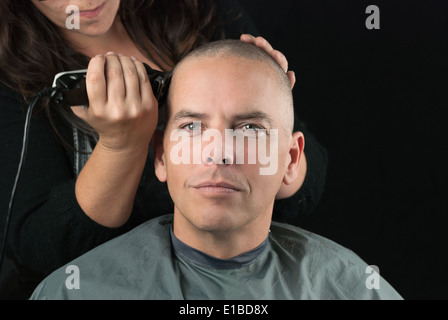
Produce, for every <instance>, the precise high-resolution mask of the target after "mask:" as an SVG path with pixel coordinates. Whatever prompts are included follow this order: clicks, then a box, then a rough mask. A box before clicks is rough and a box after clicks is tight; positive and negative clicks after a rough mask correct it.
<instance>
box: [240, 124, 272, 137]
mask: <svg viewBox="0 0 448 320" xmlns="http://www.w3.org/2000/svg"><path fill="white" fill-rule="evenodd" d="M240 128H241V130H242V131H243V132H244V133H246V134H253V135H257V136H260V135H264V134H266V129H265V128H263V127H261V126H259V125H256V124H253V123H248V124H245V125H243V126H241V127H240Z"/></svg>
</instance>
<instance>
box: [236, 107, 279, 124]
mask: <svg viewBox="0 0 448 320" xmlns="http://www.w3.org/2000/svg"><path fill="white" fill-rule="evenodd" d="M234 119H235V120H239V121H241V120H261V121H265V122H267V123H268V124H269V125H270V126H272V124H273V123H274V120H272V117H271V116H270V115H269V114H267V113H266V112H263V111H251V112H247V113H240V114H237V115H236V116H235V117H234Z"/></svg>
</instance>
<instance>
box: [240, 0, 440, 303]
mask: <svg viewBox="0 0 448 320" xmlns="http://www.w3.org/2000/svg"><path fill="white" fill-rule="evenodd" d="M240 3H241V4H242V5H243V6H244V8H245V9H246V11H247V13H248V14H249V15H250V16H251V17H252V19H253V21H254V22H255V24H256V26H257V28H258V29H259V31H260V35H262V36H264V37H265V38H266V39H267V40H268V41H269V42H270V43H271V44H272V45H273V46H274V48H276V49H278V50H280V51H282V52H283V53H284V54H285V55H286V57H287V58H288V61H289V66H290V69H291V70H294V71H295V72H296V76H297V83H296V85H295V88H294V98H295V107H296V109H297V111H298V113H299V115H300V116H301V118H302V119H303V120H304V121H305V122H306V124H307V126H308V129H309V130H310V131H311V132H313V133H314V134H315V135H316V137H317V138H318V140H319V141H320V142H321V143H322V144H323V145H324V146H325V147H326V149H327V151H328V153H329V168H328V177H327V182H326V189H325V193H324V196H323V198H322V200H321V202H320V204H319V206H318V207H317V209H316V210H315V211H314V212H313V214H312V215H310V216H307V217H304V218H303V225H302V227H303V228H305V229H308V230H310V231H314V232H316V233H319V234H321V235H323V236H326V237H328V238H330V239H332V240H335V241H336V242H338V243H340V244H342V245H344V246H346V247H348V248H350V249H352V250H353V251H355V252H356V253H357V254H358V255H360V256H361V257H362V258H363V259H364V260H365V261H366V262H367V263H368V264H372V265H377V266H378V267H379V269H380V274H381V275H382V276H383V277H384V278H385V279H386V280H387V281H388V282H389V283H391V284H392V286H393V287H394V288H395V289H397V291H398V292H400V293H401V295H402V296H403V297H404V298H405V299H446V298H448V294H447V293H446V292H447V290H446V289H447V288H448V250H447V249H446V244H448V241H447V239H446V234H447V232H446V227H445V226H446V223H447V221H448V219H447V218H446V215H447V214H448V210H447V197H448V196H447V195H446V191H447V190H448V188H447V182H446V180H447V177H448V175H447V169H446V167H447V164H448V161H447V160H448V159H447V149H448V143H447V139H446V138H447V135H446V133H445V131H446V128H447V125H446V122H447V121H446V118H447V116H446V115H447V114H448V113H447V112H446V111H445V112H444V110H443V109H447V107H448V99H447V95H446V94H447V91H448V81H447V77H448V67H447V59H448V50H447V48H448V45H447V43H448V6H447V5H446V4H445V3H446V1H423V0H420V1H412V0H408V1H393V0H388V1H362V0H350V1H348V0H337V1H335V0H308V1H304V0H278V1H272V0H241V1H240ZM368 5H376V6H378V8H379V10H380V29H379V30H375V29H373V30H368V29H367V28H366V26H365V22H366V19H367V18H368V17H369V15H370V14H369V13H366V8H367V6H368ZM305 148H306V147H305ZM305 150H306V149H305Z"/></svg>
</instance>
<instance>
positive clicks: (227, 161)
mask: <svg viewBox="0 0 448 320" xmlns="http://www.w3.org/2000/svg"><path fill="white" fill-rule="evenodd" d="M221 138H222V139H221V146H222V148H221V150H218V149H214V150H213V151H212V152H211V154H209V155H207V156H206V157H205V158H204V162H205V164H207V165H213V164H222V165H226V166H229V165H232V164H234V163H235V151H234V145H233V143H234V141H233V139H229V140H230V141H227V140H226V139H225V134H224V132H221ZM215 151H216V152H215Z"/></svg>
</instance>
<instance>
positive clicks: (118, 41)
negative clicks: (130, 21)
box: [66, 17, 159, 69]
mask: <svg viewBox="0 0 448 320" xmlns="http://www.w3.org/2000/svg"><path fill="white" fill-rule="evenodd" d="M66 37H67V38H68V40H69V41H70V43H71V44H72V46H73V48H75V50H76V51H78V52H80V53H82V54H83V55H85V56H87V57H90V58H92V57H94V56H96V55H98V54H106V53H107V52H115V53H118V54H123V55H125V56H133V57H135V58H137V59H138V60H140V61H142V62H145V63H147V64H148V65H149V66H151V67H152V68H154V69H159V68H158V67H157V65H156V64H155V63H154V62H153V61H151V60H149V59H148V58H147V57H146V56H145V55H144V54H143V53H142V52H141V51H140V50H139V49H138V47H137V45H136V44H135V43H134V42H133V41H132V39H131V37H130V36H129V34H128V33H127V31H126V29H125V27H124V26H123V24H122V23H121V21H120V19H119V18H118V17H117V18H116V19H115V21H114V23H113V24H112V26H111V28H110V29H109V30H108V31H107V32H106V33H104V34H102V35H98V36H89V35H84V34H81V33H75V32H72V31H67V32H66Z"/></svg>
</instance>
